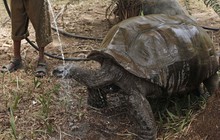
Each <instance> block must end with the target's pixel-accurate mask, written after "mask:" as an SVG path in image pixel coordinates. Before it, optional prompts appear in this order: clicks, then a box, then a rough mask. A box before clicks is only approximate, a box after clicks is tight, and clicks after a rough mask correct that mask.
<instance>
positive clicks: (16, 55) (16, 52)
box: [13, 40, 21, 60]
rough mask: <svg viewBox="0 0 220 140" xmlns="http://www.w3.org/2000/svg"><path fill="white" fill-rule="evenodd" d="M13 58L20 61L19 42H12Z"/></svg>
mask: <svg viewBox="0 0 220 140" xmlns="http://www.w3.org/2000/svg"><path fill="white" fill-rule="evenodd" d="M13 47H14V58H15V59H18V60H21V40H19V41H17V40H13Z"/></svg>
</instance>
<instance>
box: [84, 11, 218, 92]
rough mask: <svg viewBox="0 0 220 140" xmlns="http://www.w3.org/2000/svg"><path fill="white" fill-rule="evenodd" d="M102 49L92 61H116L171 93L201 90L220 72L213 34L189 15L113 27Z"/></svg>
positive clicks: (151, 17) (160, 16)
mask: <svg viewBox="0 0 220 140" xmlns="http://www.w3.org/2000/svg"><path fill="white" fill-rule="evenodd" d="M101 47H102V48H103V49H102V50H95V51H92V52H91V54H90V55H88V58H92V59H95V60H98V61H101V60H102V59H105V58H110V59H113V60H115V62H116V63H118V64H119V65H120V66H122V67H123V68H124V69H125V70H127V71H128V72H130V73H131V74H134V75H136V76H137V77H140V78H144V79H146V80H149V81H150V82H152V83H155V84H158V85H159V86H161V87H163V88H165V89H166V90H167V91H168V92H170V93H171V92H181V91H186V90H190V89H191V88H194V87H198V86H199V84H200V83H201V82H202V81H203V80H205V79H206V78H208V77H210V76H211V75H213V74H214V73H215V72H216V71H217V70H218V57H217V55H216V52H215V49H214V46H213V44H212V41H211V39H210V37H209V35H208V34H207V33H206V32H205V31H204V30H203V29H202V28H201V27H199V26H198V25H197V24H196V23H195V22H194V21H193V20H191V19H190V18H188V17H187V16H182V15H180V16H168V15H163V14H155V15H148V16H138V17H133V18H130V19H127V20H124V21H122V22H120V23H119V24H117V25H115V26H113V27H112V28H111V29H110V31H109V32H108V34H107V35H106V37H105V38H104V40H103V42H102V45H101Z"/></svg>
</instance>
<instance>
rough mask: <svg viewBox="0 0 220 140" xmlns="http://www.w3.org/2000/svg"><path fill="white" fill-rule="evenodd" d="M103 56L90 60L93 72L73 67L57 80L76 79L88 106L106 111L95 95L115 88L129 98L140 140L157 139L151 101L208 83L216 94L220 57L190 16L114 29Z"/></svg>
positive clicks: (148, 19)
mask: <svg viewBox="0 0 220 140" xmlns="http://www.w3.org/2000/svg"><path fill="white" fill-rule="evenodd" d="M101 47H102V48H103V49H101V50H93V51H91V53H90V54H89V55H88V56H87V57H88V58H89V59H91V60H95V61H97V62H99V63H100V64H101V65H100V68H99V69H95V70H90V69H89V68H87V69H86V68H82V67H79V66H77V65H74V64H70V65H66V66H59V67H57V68H56V69H55V70H54V71H53V74H54V75H55V76H58V77H62V76H64V77H65V78H74V79H75V80H77V81H78V82H80V83H82V84H84V85H85V86H87V87H88V89H89V93H88V94H89V95H88V104H89V105H92V106H95V107H104V106H105V105H106V103H107V99H106V95H105V94H100V93H96V92H94V91H96V89H104V88H106V87H111V86H112V87H117V88H118V89H120V90H121V91H123V92H122V93H124V94H126V95H128V96H129V99H128V101H129V103H130V104H131V106H132V107H131V108H129V112H130V115H132V116H133V117H134V118H135V119H136V120H138V125H139V126H140V128H141V131H139V132H138V135H139V138H140V139H144V140H148V139H156V135H157V128H156V124H155V121H154V116H153V113H152V109H151V106H150V104H149V102H148V98H156V97H162V96H170V95H171V94H182V93H189V92H191V91H193V90H197V89H198V87H199V86H200V84H201V83H204V85H205V87H206V88H207V89H208V91H209V92H214V91H215V90H216V88H217V84H216V80H217V78H218V77H217V74H216V72H217V70H218V57H217V55H216V52H215V49H214V47H213V44H212V41H211V39H210V37H209V35H208V34H207V33H206V32H205V31H204V30H203V29H202V28H201V27H199V26H197V24H196V23H195V22H194V21H192V20H191V19H189V18H188V17H187V16H184V15H179V16H175V17H174V16H168V15H163V14H154V15H148V16H138V17H133V18H130V19H127V20H124V21H122V22H120V23H119V24H117V25H115V26H113V27H112V28H111V29H110V31H109V32H108V34H107V35H106V37H105V38H104V40H103V42H102V44H101Z"/></svg>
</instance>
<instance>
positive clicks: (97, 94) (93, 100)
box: [87, 84, 120, 108]
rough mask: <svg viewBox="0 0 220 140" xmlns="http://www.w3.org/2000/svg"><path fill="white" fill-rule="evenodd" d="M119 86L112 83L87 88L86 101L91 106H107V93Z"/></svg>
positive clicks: (114, 90) (117, 89) (116, 90)
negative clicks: (96, 87)
mask: <svg viewBox="0 0 220 140" xmlns="http://www.w3.org/2000/svg"><path fill="white" fill-rule="evenodd" d="M119 90H120V88H119V87H118V86H116V85H114V84H110V85H108V86H104V87H102V88H98V89H95V88H88V100H87V103H88V104H89V105H91V106H92V107H96V108H103V107H106V106H107V94H109V93H115V92H118V91H119Z"/></svg>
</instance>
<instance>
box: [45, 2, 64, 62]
mask: <svg viewBox="0 0 220 140" xmlns="http://www.w3.org/2000/svg"><path fill="white" fill-rule="evenodd" d="M47 2H48V6H49V11H50V12H51V15H52V19H53V23H54V26H55V29H56V32H57V38H58V42H59V46H60V48H59V49H60V52H61V57H62V59H63V65H65V60H64V59H65V57H64V52H63V45H62V42H61V39H60V33H59V31H58V26H57V22H56V18H55V14H54V11H53V8H52V5H51V2H50V0H47Z"/></svg>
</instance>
